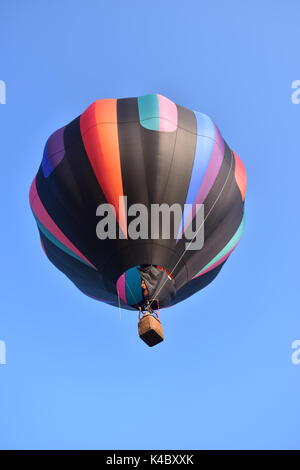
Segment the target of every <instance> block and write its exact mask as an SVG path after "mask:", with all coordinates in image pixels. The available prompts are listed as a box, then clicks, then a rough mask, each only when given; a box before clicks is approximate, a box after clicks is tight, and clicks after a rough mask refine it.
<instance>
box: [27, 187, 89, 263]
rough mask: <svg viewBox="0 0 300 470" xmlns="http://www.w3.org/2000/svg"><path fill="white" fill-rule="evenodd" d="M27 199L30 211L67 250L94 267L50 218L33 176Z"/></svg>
mask: <svg viewBox="0 0 300 470" xmlns="http://www.w3.org/2000/svg"><path fill="white" fill-rule="evenodd" d="M29 200H30V205H31V208H32V211H33V212H34V214H35V215H36V216H37V218H38V219H39V221H40V222H41V224H43V225H44V227H45V228H46V229H47V230H49V232H50V233H51V234H52V235H53V236H54V237H55V238H57V239H58V240H59V241H60V242H61V243H62V244H63V245H65V246H66V247H67V248H69V250H71V251H72V252H73V253H74V254H76V255H77V256H79V258H82V259H83V260H84V261H86V262H87V263H88V264H89V265H91V266H93V268H95V269H96V267H95V266H94V265H93V264H92V263H91V262H90V261H89V260H88V259H87V258H86V257H85V256H84V255H83V254H82V253H81V252H80V251H79V250H78V249H77V248H76V246H74V245H73V243H72V242H71V241H70V240H69V239H68V238H67V237H66V236H65V235H64V234H63V232H62V231H61V230H60V228H59V227H58V226H57V225H56V224H55V222H54V221H53V220H52V219H51V217H50V215H49V214H48V212H47V211H46V209H45V208H44V206H43V204H42V201H41V200H40V198H39V195H38V192H37V189H36V181H35V178H34V180H33V182H32V185H31V188H30V192H29Z"/></svg>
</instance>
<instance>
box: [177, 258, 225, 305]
mask: <svg viewBox="0 0 300 470" xmlns="http://www.w3.org/2000/svg"><path fill="white" fill-rule="evenodd" d="M226 261H227V260H225V261H224V262H223V263H222V264H220V265H219V266H217V267H216V268H214V269H212V270H211V271H208V272H207V273H205V274H203V275H202V276H199V277H197V278H196V279H192V280H191V281H189V282H188V283H186V284H185V285H184V286H183V287H182V288H181V289H179V290H178V291H177V292H176V297H175V298H174V299H173V300H172V302H171V304H170V305H176V304H178V303H179V302H182V301H183V300H185V299H187V298H188V297H190V296H191V295H194V294H196V293H197V292H198V291H200V290H202V289H204V288H205V287H206V286H208V284H210V283H211V282H212V281H213V280H214V279H215V278H216V277H217V275H218V274H219V272H220V271H221V269H222V267H223V265H224V264H225V262H226Z"/></svg>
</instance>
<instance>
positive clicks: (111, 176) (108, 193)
mask: <svg viewBox="0 0 300 470" xmlns="http://www.w3.org/2000/svg"><path fill="white" fill-rule="evenodd" d="M80 130H81V135H82V139H83V143H84V146H85V149H86V152H87V154H88V157H89V160H90V163H91V165H92V168H93V170H94V173H95V175H96V178H97V180H98V183H99V185H100V186H101V188H102V191H103V193H104V195H105V198H106V200H107V202H108V203H109V204H112V205H113V206H114V207H115V209H116V214H117V219H118V221H119V224H120V227H121V229H122V231H123V233H124V234H125V236H127V228H126V215H125V207H124V203H123V201H122V203H121V204H120V208H119V197H121V196H123V183H122V174H121V164H120V151H119V138H118V120H117V100H116V99H104V100H98V101H95V102H94V103H93V104H92V105H91V106H90V107H89V108H88V109H87V110H86V111H85V112H84V113H83V114H82V115H81V117H80ZM95 210H96V209H95Z"/></svg>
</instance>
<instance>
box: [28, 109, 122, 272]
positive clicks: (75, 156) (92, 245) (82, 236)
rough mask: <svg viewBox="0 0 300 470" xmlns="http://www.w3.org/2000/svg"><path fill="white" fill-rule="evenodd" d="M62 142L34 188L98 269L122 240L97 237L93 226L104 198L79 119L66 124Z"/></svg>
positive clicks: (48, 210)
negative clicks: (58, 157) (54, 162)
mask: <svg viewBox="0 0 300 470" xmlns="http://www.w3.org/2000/svg"><path fill="white" fill-rule="evenodd" d="M64 143H65V148H66V152H65V157H64V158H63V160H62V161H61V163H60V164H59V165H58V166H57V167H56V168H55V170H54V171H53V172H52V174H51V175H50V176H49V177H48V178H45V177H44V176H43V172H42V169H41V167H40V169H39V172H38V175H37V179H36V184H37V191H38V194H39V196H40V198H41V201H42V203H43V205H44V206H45V208H46V210H47V212H48V213H49V215H50V216H51V218H52V219H53V220H54V221H55V223H56V224H57V225H58V227H59V228H60V229H61V230H62V232H63V233H64V234H65V235H66V236H67V237H68V238H69V239H70V240H71V241H72V243H73V244H74V245H75V246H76V247H77V248H78V249H79V250H80V251H81V252H82V253H83V254H84V255H85V256H86V257H87V259H88V260H89V261H90V262H91V263H92V264H94V265H95V266H96V267H97V268H98V269H100V270H101V268H102V267H103V266H104V264H105V263H106V260H107V259H109V257H110V256H111V254H112V253H114V252H115V251H116V250H117V249H118V248H119V246H123V245H124V244H125V243H126V241H123V240H120V241H118V240H99V239H98V238H97V236H96V225H97V222H98V221H99V220H100V219H99V217H97V216H96V209H97V207H98V205H99V204H102V203H106V202H107V201H106V199H105V196H104V194H103V192H102V190H101V188H100V186H99V184H98V181H97V179H96V177H95V175H94V172H93V169H92V167H91V165H90V162H89V159H88V156H87V154H86V151H85V148H84V145H83V142H82V138H81V134H80V120H79V118H77V119H75V120H74V121H72V122H71V123H70V124H69V125H67V126H66V128H65V131H64ZM124 242H125V243H124Z"/></svg>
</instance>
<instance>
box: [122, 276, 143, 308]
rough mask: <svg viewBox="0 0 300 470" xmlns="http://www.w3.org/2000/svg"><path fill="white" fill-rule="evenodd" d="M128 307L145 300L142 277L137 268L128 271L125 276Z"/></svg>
mask: <svg viewBox="0 0 300 470" xmlns="http://www.w3.org/2000/svg"><path fill="white" fill-rule="evenodd" d="M125 282H126V299H127V305H134V304H137V303H139V302H140V301H141V300H142V299H143V294H142V286H141V282H142V280H141V276H140V273H139V271H138V270H137V268H136V267H134V268H130V269H128V271H126V274H125Z"/></svg>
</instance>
